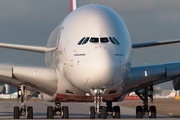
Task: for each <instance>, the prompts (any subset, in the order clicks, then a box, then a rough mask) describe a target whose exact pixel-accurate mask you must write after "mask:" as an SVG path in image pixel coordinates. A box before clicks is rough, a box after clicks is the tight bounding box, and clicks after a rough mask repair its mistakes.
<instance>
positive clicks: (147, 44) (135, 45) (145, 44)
mask: <svg viewBox="0 0 180 120" xmlns="http://www.w3.org/2000/svg"><path fill="white" fill-rule="evenodd" d="M179 42H180V40H179V39H178V40H166V41H153V42H142V43H133V44H132V48H133V49H138V48H145V47H152V46H160V45H167V44H173V43H179Z"/></svg>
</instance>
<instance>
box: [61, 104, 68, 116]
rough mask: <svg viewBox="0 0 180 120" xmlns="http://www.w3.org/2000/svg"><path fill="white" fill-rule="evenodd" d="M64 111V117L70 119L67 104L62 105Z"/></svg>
mask: <svg viewBox="0 0 180 120" xmlns="http://www.w3.org/2000/svg"><path fill="white" fill-rule="evenodd" d="M62 112H63V115H62V118H63V119H68V118H69V110H68V107H67V106H63V107H62Z"/></svg>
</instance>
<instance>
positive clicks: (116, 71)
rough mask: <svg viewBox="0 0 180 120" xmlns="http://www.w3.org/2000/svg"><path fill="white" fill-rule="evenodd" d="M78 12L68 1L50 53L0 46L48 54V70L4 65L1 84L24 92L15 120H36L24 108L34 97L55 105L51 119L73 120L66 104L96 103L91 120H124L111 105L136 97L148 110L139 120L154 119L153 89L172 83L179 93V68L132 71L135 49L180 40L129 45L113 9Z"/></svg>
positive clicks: (171, 65)
mask: <svg viewBox="0 0 180 120" xmlns="http://www.w3.org/2000/svg"><path fill="white" fill-rule="evenodd" d="M76 8H77V1H76V0H70V14H69V15H68V16H67V17H66V18H65V19H64V20H63V21H62V22H61V23H60V24H59V25H58V26H57V27H56V28H55V30H54V31H53V32H52V34H51V35H50V37H49V40H48V43H47V46H46V47H39V46H27V45H14V44H7V43H0V47H2V48H10V49H18V50H25V51H31V52H38V53H43V54H45V63H46V67H43V66H29V65H19V64H18V65H17V64H8V63H1V64H0V82H2V83H6V84H9V85H13V86H17V90H18V93H19V92H21V94H20V95H19V96H20V98H21V107H18V106H16V107H14V118H15V119H19V118H20V116H23V115H25V116H27V118H31V119H32V118H33V108H32V106H28V107H27V108H26V102H27V100H28V99H29V98H30V97H31V96H32V95H33V94H34V93H36V92H41V96H42V98H43V99H44V100H46V101H49V102H55V107H54V108H53V107H52V106H48V107H47V118H48V119H52V118H53V117H54V116H55V115H61V116H62V118H64V119H66V118H69V110H68V107H67V106H61V102H68V101H78V102H92V101H94V103H95V105H94V106H91V107H90V112H89V113H90V119H94V118H95V115H96V114H97V115H98V117H99V118H103V119H106V118H107V115H112V116H113V118H120V107H119V106H112V102H116V101H122V100H123V99H124V98H125V95H126V94H127V93H130V92H133V91H135V92H136V94H137V95H138V96H139V97H140V98H141V99H142V101H143V104H144V105H143V106H137V108H136V117H137V118H143V116H145V115H146V116H149V117H150V118H156V107H155V106H148V97H150V98H151V101H153V97H152V96H153V95H152V93H153V85H156V84H159V83H162V82H166V81H170V80H171V81H172V82H173V83H174V84H173V85H174V89H175V90H179V89H180V80H179V76H180V69H179V68H180V63H167V64H157V65H149V66H139V67H131V56H132V54H131V53H132V49H138V48H144V47H151V46H158V45H164V44H172V43H178V42H180V40H167V41H159V42H145V43H135V44H131V39H130V36H129V32H128V30H127V28H126V25H125V23H124V22H123V20H122V19H121V17H120V16H119V15H118V14H117V13H116V12H115V11H113V10H112V9H110V8H108V7H105V6H102V5H95V4H92V5H86V6H82V7H80V8H77V9H76ZM82 18H83V19H82ZM142 89H143V90H142ZM27 90H28V91H29V90H30V91H31V94H30V95H27V93H26V91H27ZM102 102H106V106H101V103H102Z"/></svg>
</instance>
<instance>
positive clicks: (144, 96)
mask: <svg viewBox="0 0 180 120" xmlns="http://www.w3.org/2000/svg"><path fill="white" fill-rule="evenodd" d="M148 91H149V95H148ZM136 94H137V95H138V96H139V97H140V98H141V100H142V101H143V104H144V105H143V106H137V107H136V118H143V116H149V118H156V107H155V106H150V107H149V106H148V97H149V98H150V99H151V102H153V87H152V86H150V87H149V88H148V87H146V88H144V92H141V93H140V92H138V91H136Z"/></svg>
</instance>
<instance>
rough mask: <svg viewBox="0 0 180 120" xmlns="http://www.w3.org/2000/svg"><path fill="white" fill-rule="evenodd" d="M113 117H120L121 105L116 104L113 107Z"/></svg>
mask: <svg viewBox="0 0 180 120" xmlns="http://www.w3.org/2000/svg"><path fill="white" fill-rule="evenodd" d="M113 112H114V115H113V118H120V107H119V106H114V107H113Z"/></svg>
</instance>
